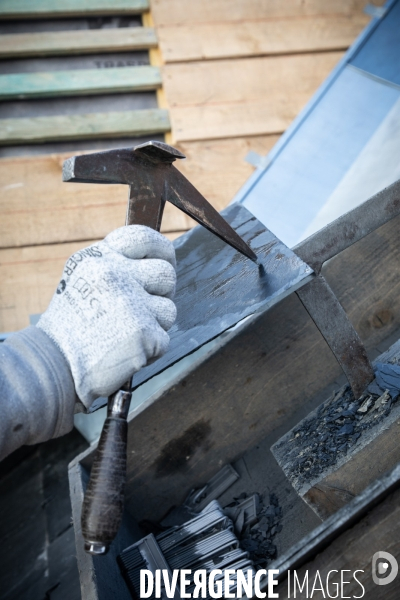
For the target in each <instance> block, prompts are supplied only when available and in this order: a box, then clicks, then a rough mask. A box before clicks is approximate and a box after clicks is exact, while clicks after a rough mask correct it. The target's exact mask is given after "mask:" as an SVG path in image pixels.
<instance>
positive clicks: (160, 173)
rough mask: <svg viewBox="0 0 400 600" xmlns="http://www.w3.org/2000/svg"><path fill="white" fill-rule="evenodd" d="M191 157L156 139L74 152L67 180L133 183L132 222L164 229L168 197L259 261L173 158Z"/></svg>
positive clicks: (128, 220)
mask: <svg viewBox="0 0 400 600" xmlns="http://www.w3.org/2000/svg"><path fill="white" fill-rule="evenodd" d="M177 158H185V156H184V155H183V154H182V153H181V152H179V150H176V148H173V147H172V146H169V145H168V144H164V143H163V142H157V141H151V142H146V143H144V144H140V145H139V146H135V147H134V148H121V149H117V150H107V151H105V152H96V153H94V154H84V155H81V156H73V157H72V158H69V159H68V160H66V161H65V162H64V165H63V181H69V182H79V183H113V184H115V183H123V184H127V185H129V186H130V193H129V202H128V209H127V216H126V224H127V225H132V224H138V225H147V226H148V227H152V228H153V229H157V230H160V226H161V219H162V214H163V210H164V205H165V202H166V201H167V200H168V201H169V202H171V203H172V204H174V205H175V206H177V207H178V208H180V209H181V210H182V211H183V212H185V213H186V214H187V215H189V216H190V217H192V218H193V219H195V220H196V221H197V222H198V223H200V225H203V226H204V227H206V228H207V229H208V230H209V231H211V232H212V233H214V234H215V235H217V236H218V237H219V238H221V239H222V240H223V241H225V242H226V243H227V244H229V245H230V246H232V247H233V248H235V249H236V250H238V251H239V252H241V253H242V254H244V255H245V256H247V257H248V258H250V259H251V260H253V261H255V262H257V256H256V255H255V254H254V252H253V251H252V250H251V248H250V247H249V246H248V245H247V244H246V242H245V241H244V240H242V238H241V237H240V236H239V235H238V234H237V233H236V232H235V230H234V229H232V227H231V226H230V225H229V224H228V223H227V222H226V221H225V219H223V217H221V215H220V214H219V213H218V212H217V211H216V210H215V209H214V208H213V207H212V206H211V204H210V203H209V202H208V201H207V200H206V199H205V198H204V197H203V196H202V195H201V194H200V192H198V190H197V189H196V188H195V187H194V186H193V185H192V184H191V183H190V182H189V181H188V180H187V179H186V177H184V176H183V175H182V173H180V172H179V171H178V170H177V169H175V167H174V166H173V165H172V163H173V162H174V161H175V160H176V159H177Z"/></svg>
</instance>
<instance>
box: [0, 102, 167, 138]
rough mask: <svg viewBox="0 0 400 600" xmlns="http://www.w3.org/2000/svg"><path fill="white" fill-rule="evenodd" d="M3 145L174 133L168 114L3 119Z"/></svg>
mask: <svg viewBox="0 0 400 600" xmlns="http://www.w3.org/2000/svg"><path fill="white" fill-rule="evenodd" d="M0 124H1V128H0V145H4V146H5V145H9V144H22V143H34V144H38V143H42V142H49V141H54V140H57V141H64V140H77V139H95V138H109V137H114V138H118V137H128V136H131V135H132V136H141V135H151V134H154V133H164V132H166V131H169V130H170V123H169V115H168V111H167V110H161V109H153V110H136V111H129V112H108V113H91V114H76V115H59V116H58V115H57V116H51V117H33V118H31V119H28V118H24V119H2V120H1V121H0Z"/></svg>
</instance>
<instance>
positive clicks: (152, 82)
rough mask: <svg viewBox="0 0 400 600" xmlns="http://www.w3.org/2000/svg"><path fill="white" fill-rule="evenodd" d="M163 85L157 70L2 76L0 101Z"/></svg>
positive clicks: (123, 69) (113, 91) (107, 92)
mask: <svg viewBox="0 0 400 600" xmlns="http://www.w3.org/2000/svg"><path fill="white" fill-rule="evenodd" d="M160 86H161V75H160V71H159V69H158V68H157V67H149V66H140V67H114V68H110V69H78V70H70V71H51V72H47V73H12V74H10V75H0V100H13V99H16V98H20V99H22V98H49V97H54V96H56V97H60V96H82V95H85V96H88V95H93V94H117V93H118V92H143V91H148V90H156V89H157V88H159V87H160Z"/></svg>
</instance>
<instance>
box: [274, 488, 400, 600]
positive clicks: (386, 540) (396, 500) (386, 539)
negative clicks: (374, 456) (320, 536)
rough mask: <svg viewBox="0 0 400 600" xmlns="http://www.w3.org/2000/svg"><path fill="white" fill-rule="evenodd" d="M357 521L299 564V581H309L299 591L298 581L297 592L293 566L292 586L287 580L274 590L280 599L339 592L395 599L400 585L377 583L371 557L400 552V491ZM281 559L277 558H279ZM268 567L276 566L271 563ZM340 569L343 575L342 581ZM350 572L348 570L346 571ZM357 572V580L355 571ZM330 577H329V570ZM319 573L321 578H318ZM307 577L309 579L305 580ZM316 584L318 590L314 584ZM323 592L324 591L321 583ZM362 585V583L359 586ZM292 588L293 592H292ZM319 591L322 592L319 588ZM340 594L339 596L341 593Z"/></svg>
mask: <svg viewBox="0 0 400 600" xmlns="http://www.w3.org/2000/svg"><path fill="white" fill-rule="evenodd" d="M371 508H372V510H371V512H370V513H369V514H368V515H366V516H364V517H363V518H362V519H361V520H359V522H358V523H356V524H355V525H353V523H351V522H350V523H349V525H348V528H347V530H346V531H344V532H343V533H342V534H341V535H340V536H338V537H337V538H336V539H334V541H333V542H332V543H331V544H329V545H328V546H327V548H325V549H324V550H322V552H320V553H318V554H317V556H316V557H315V558H314V559H313V560H310V561H308V562H305V561H303V562H302V564H301V566H300V565H299V566H296V567H295V568H296V574H297V578H298V581H300V582H301V584H302V583H303V581H307V579H308V584H307V583H306V585H305V586H304V588H303V590H302V591H300V589H299V586H298V585H297V584H296V591H294V577H293V569H292V570H291V574H290V588H288V580H287V579H286V580H285V581H283V582H282V583H281V584H280V585H278V586H277V587H276V588H275V589H274V591H275V592H276V593H277V594H279V597H280V598H299V599H302V600H303V599H305V598H311V597H313V598H327V597H329V596H328V594H329V595H330V597H331V598H332V597H334V595H336V594H338V597H341V598H356V597H365V598H374V599H375V598H376V599H378V600H396V599H397V598H398V595H399V584H398V581H397V580H395V581H393V583H389V584H388V585H376V583H374V582H373V579H372V577H371V572H372V557H373V556H374V554H375V553H377V552H380V551H382V550H383V549H384V550H385V551H386V552H390V554H392V555H393V556H398V554H399V552H400V535H399V534H400V524H399V523H400V490H396V491H395V492H393V493H392V494H390V495H389V496H388V497H387V498H386V499H385V500H383V502H381V503H380V504H379V505H378V506H375V507H373V506H372V507H371ZM277 562H278V561H277ZM269 568H277V565H275V564H274V565H270V567H269ZM341 571H342V572H343V574H344V577H343V578H342V581H343V582H344V583H342V582H341ZM346 571H347V572H346ZM355 571H358V572H357V573H356V579H354V577H353V573H354V572H355ZM329 572H330V573H331V575H330V577H329V578H328V583H327V577H328V573H329ZM318 574H319V576H320V579H318ZM378 577H379V578H382V575H378ZM305 578H307V579H305ZM314 581H316V583H315V591H314V593H312V587H313V584H314ZM320 582H322V585H323V588H324V589H323V592H321V583H320ZM360 584H361V585H360ZM289 590H290V591H289ZM316 590H319V591H316ZM339 593H340V596H339Z"/></svg>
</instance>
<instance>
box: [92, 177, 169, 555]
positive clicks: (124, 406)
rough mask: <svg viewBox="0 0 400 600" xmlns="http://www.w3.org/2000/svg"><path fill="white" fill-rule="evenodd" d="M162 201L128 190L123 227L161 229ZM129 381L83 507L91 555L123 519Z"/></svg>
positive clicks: (110, 414)
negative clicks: (133, 226)
mask: <svg viewBox="0 0 400 600" xmlns="http://www.w3.org/2000/svg"><path fill="white" fill-rule="evenodd" d="M164 204H165V202H164V200H163V199H162V198H161V197H160V199H159V200H158V202H154V201H153V202H150V203H149V202H148V199H147V198H144V199H143V198H142V196H139V197H137V196H136V188H134V187H133V186H132V187H131V190H130V197H129V203H128V209H127V215H126V225H133V224H137V225H146V226H147V227H151V228H152V229H156V230H157V231H159V230H160V225H161V218H162V213H163V209H164ZM131 388H132V381H128V382H127V383H126V384H125V385H124V386H123V387H122V388H121V389H120V390H119V391H118V392H115V394H112V395H111V396H110V397H109V399H108V407H107V418H106V420H105V423H104V425H103V430H102V432H101V436H100V440H99V443H98V446H97V450H96V454H95V457H94V461H93V466H92V470H91V473H90V480H89V483H88V486H87V488H86V493H85V498H84V500H83V507H82V517H81V525H82V535H83V538H84V540H85V550H86V552H89V553H90V554H95V555H101V554H106V552H107V551H108V548H109V546H110V544H111V542H112V541H113V539H114V538H115V536H116V535H117V532H118V529H119V526H120V524H121V520H122V513H123V510H124V499H125V485H126V449H127V441H128V439H127V438H128V423H127V417H128V412H129V406H130V402H131V396H132V393H131Z"/></svg>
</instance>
